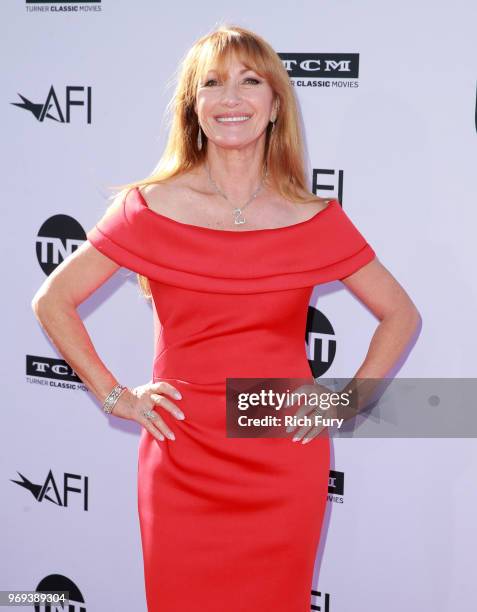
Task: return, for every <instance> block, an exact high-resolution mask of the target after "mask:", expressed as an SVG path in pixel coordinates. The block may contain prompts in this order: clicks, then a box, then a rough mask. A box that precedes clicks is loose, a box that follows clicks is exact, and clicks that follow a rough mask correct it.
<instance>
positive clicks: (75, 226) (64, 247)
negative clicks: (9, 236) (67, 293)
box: [36, 215, 86, 275]
mask: <svg viewBox="0 0 477 612" xmlns="http://www.w3.org/2000/svg"><path fill="white" fill-rule="evenodd" d="M85 240H86V233H85V231H84V229H83V228H82V227H81V225H80V224H79V223H78V221H76V219H73V217H70V216H69V215H54V216H53V217H50V218H49V219H47V220H46V221H45V223H43V225H42V226H41V227H40V230H39V232H38V237H37V239H36V256H37V258H38V263H39V264H40V266H41V269H42V270H43V272H44V273H45V274H46V275H49V274H51V273H52V272H53V270H54V269H55V268H56V267H57V266H58V265H59V264H60V263H61V262H62V261H64V260H65V259H66V258H67V257H69V256H70V255H71V254H72V253H73V252H74V251H76V249H77V248H78V247H80V246H81V245H82V244H83V242H84V241H85Z"/></svg>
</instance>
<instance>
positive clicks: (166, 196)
mask: <svg viewBox="0 0 477 612" xmlns="http://www.w3.org/2000/svg"><path fill="white" fill-rule="evenodd" d="M192 187H193V178H192V176H191V174H190V173H189V172H187V173H184V174H181V175H177V176H172V177H169V178H167V179H164V180H161V181H158V182H157V183H151V184H149V185H143V186H142V187H140V188H139V190H140V192H141V194H142V196H143V197H144V199H145V200H146V202H147V204H148V206H149V208H151V209H152V210H154V211H156V212H158V213H160V214H165V215H170V214H171V213H172V215H171V216H175V215H176V214H177V210H178V208H180V207H181V205H186V204H187V203H188V202H189V201H190V199H191V196H192V193H193V190H192Z"/></svg>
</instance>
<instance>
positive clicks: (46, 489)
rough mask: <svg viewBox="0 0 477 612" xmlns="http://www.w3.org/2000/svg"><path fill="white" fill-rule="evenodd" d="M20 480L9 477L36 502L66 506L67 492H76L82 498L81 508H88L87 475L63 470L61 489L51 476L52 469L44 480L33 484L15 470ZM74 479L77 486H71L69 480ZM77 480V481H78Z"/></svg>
mask: <svg viewBox="0 0 477 612" xmlns="http://www.w3.org/2000/svg"><path fill="white" fill-rule="evenodd" d="M17 474H18V475H19V476H20V478H21V480H13V479H10V480H11V481H12V482H14V483H15V484H17V485H19V486H20V487H23V488H25V489H27V491H30V493H31V494H32V495H33V497H34V498H35V499H36V501H37V502H42V501H43V500H46V501H49V502H51V503H52V504H56V505H57V506H62V507H65V508H67V507H68V493H78V494H79V495H80V496H81V497H82V500H83V510H85V511H87V510H88V477H87V476H81V475H80V474H70V473H68V472H65V473H64V474H63V482H62V483H61V486H60V488H61V491H60V488H59V487H58V485H57V484H56V481H55V479H54V477H53V474H52V471H51V470H50V471H49V472H48V475H47V477H46V479H45V482H43V483H40V484H35V483H34V482H32V481H31V480H28V478H26V477H25V476H23V474H20V472H17ZM71 480H73V481H75V484H78V486H77V487H74V486H71V484H70V481H71ZM78 481H79V482H78Z"/></svg>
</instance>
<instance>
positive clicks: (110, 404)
mask: <svg viewBox="0 0 477 612" xmlns="http://www.w3.org/2000/svg"><path fill="white" fill-rule="evenodd" d="M126 389H127V387H123V386H122V385H120V384H119V383H118V384H117V385H115V386H114V387H113V388H112V389H111V391H110V393H109V395H108V397H107V398H106V399H105V400H104V402H103V410H104V412H106V414H111V412H112V411H113V408H114V406H115V405H116V402H117V401H118V399H119V396H120V395H121V393H123V391H126Z"/></svg>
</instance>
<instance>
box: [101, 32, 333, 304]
mask: <svg viewBox="0 0 477 612" xmlns="http://www.w3.org/2000/svg"><path fill="white" fill-rule="evenodd" d="M231 55H234V56H235V57H237V58H238V59H239V60H240V61H241V62H242V63H243V64H244V65H245V66H247V68H250V69H252V70H254V71H255V72H256V73H258V74H259V75H260V76H261V77H262V78H264V79H266V80H267V82H268V83H269V85H270V86H271V88H272V90H273V92H274V100H275V101H276V102H278V114H277V119H276V121H275V126H274V129H273V130H272V124H271V123H269V124H268V126H267V128H266V142H265V150H264V165H265V166H266V168H267V170H268V176H267V183H268V184H269V185H270V186H271V187H272V189H275V190H276V191H277V192H278V193H279V194H280V195H281V196H282V197H284V198H286V199H287V200H290V201H292V202H311V201H316V200H318V201H324V198H320V197H318V196H316V195H314V194H313V193H312V192H311V191H310V190H309V189H308V187H307V184H306V182H307V180H306V173H305V163H304V146H303V138H302V133H301V128H300V120H299V115H298V107H297V103H296V99H295V92H294V90H293V87H292V85H291V84H290V79H289V76H288V73H287V71H286V69H285V67H284V65H283V62H282V61H281V59H280V57H279V55H278V54H277V53H276V51H275V50H274V49H273V48H272V47H271V46H270V45H269V44H268V43H267V42H266V41H265V40H264V39H263V38H261V37H260V36H258V35H257V34H255V33H254V32H252V31H251V30H248V29H245V28H242V27H239V26H234V25H221V26H219V27H218V28H216V29H215V30H213V31H212V32H210V33H209V34H206V35H205V36H202V37H201V38H199V39H198V40H197V41H196V42H195V43H194V45H193V46H192V47H191V49H190V50H189V51H188V52H187V54H186V55H185V56H184V58H183V59H182V61H181V63H180V65H179V68H178V71H177V84H176V88H175V91H174V94H173V96H172V99H171V100H170V102H169V104H168V107H167V112H168V113H170V114H171V116H172V121H171V122H170V130H169V134H168V140H167V144H166V146H165V149H164V151H163V154H162V157H161V158H160V160H159V162H158V163H157V165H156V166H155V168H154V169H153V171H152V172H151V174H150V175H149V176H148V177H146V178H144V179H141V180H138V181H134V182H131V183H126V184H122V185H116V186H115V187H114V188H115V189H119V190H120V192H119V193H116V194H115V195H113V196H111V197H113V198H114V200H115V201H116V200H118V199H122V198H123V197H124V195H125V193H127V191H128V190H129V189H131V188H133V187H141V186H145V185H151V184H154V183H159V182H161V181H164V180H166V179H169V178H172V177H174V176H178V175H181V174H183V173H185V172H187V171H188V170H191V169H193V168H196V167H197V166H199V165H201V164H202V163H203V162H204V161H205V159H206V156H207V136H206V135H205V134H204V132H203V130H202V134H201V137H202V147H201V148H200V149H199V147H198V143H197V140H198V134H199V129H201V127H200V125H199V120H198V117H197V113H196V112H195V101H196V94H197V89H198V87H199V84H200V82H201V80H202V79H203V78H204V76H205V75H206V73H207V71H208V70H210V68H211V67H212V66H213V67H214V69H215V70H217V72H218V73H219V76H220V77H222V76H223V74H224V72H225V68H226V65H227V62H228V59H229V57H230V56H231ZM277 98H278V100H277ZM138 281H139V285H140V289H141V292H142V294H143V295H144V297H146V298H150V297H151V290H150V286H149V281H148V279H147V278H146V277H144V276H142V275H140V274H138Z"/></svg>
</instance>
